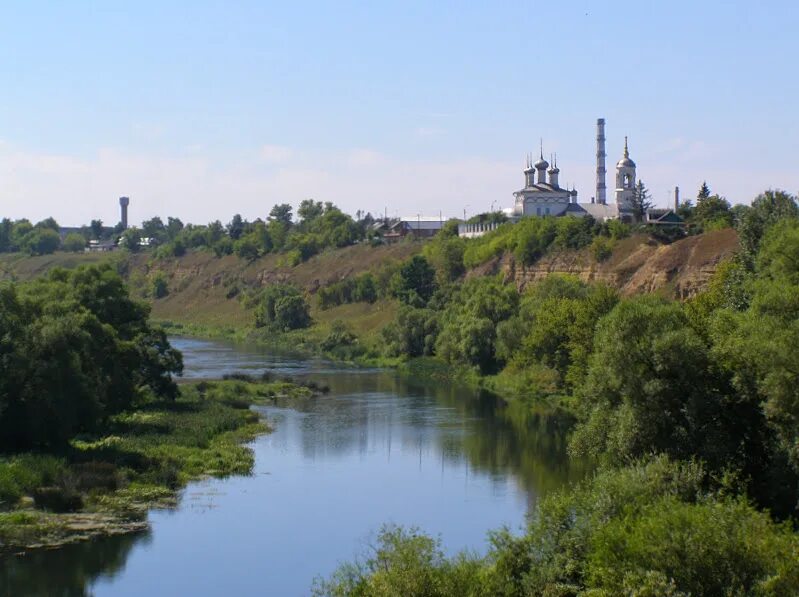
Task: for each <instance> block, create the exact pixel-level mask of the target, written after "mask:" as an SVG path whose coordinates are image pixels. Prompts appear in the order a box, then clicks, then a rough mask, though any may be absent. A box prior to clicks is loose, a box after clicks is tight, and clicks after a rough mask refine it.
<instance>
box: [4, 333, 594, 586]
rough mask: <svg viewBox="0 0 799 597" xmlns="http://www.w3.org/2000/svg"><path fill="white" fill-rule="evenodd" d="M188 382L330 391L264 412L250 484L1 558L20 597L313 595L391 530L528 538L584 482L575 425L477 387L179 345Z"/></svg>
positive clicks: (475, 540) (197, 489)
mask: <svg viewBox="0 0 799 597" xmlns="http://www.w3.org/2000/svg"><path fill="white" fill-rule="evenodd" d="M173 343H174V344H175V345H176V346H177V347H178V348H180V349H181V350H182V351H183V354H184V359H185V364H186V372H185V376H186V377H188V378H203V377H206V378H207V377H218V376H221V375H222V374H224V373H229V372H233V371H248V372H251V373H259V372H261V371H265V370H270V371H274V372H277V373H278V374H285V375H291V376H293V377H302V378H307V379H313V380H315V381H317V382H320V383H326V384H328V385H329V386H330V387H331V392H330V394H328V395H326V396H322V397H319V398H316V399H313V400H310V401H309V402H308V403H307V404H303V405H301V406H299V407H297V409H296V410H292V409H284V408H277V407H265V408H260V409H259V410H260V411H261V412H262V413H263V415H264V416H265V417H266V418H267V419H268V420H269V421H270V422H271V423H272V425H273V426H274V429H275V431H274V432H273V433H271V434H269V435H265V436H262V437H260V438H258V439H257V440H256V441H255V442H253V444H252V448H253V450H254V452H255V470H254V474H253V475H252V476H250V477H235V478H231V479H226V480H208V481H203V482H200V483H195V484H192V485H190V486H189V487H188V488H187V489H186V490H185V491H184V493H183V497H182V500H181V502H180V506H179V507H178V508H177V509H175V510H169V511H163V510H161V511H154V512H152V513H151V514H150V521H151V523H152V530H151V531H149V532H148V533H145V534H141V535H136V536H126V537H114V538H110V539H105V540H100V541H96V542H92V543H86V544H82V545H76V546H69V547H67V548H64V549H60V550H56V551H49V552H40V553H34V554H33V555H30V556H27V557H22V558H19V557H17V558H6V560H5V561H0V566H2V569H3V570H2V572H0V580H2V583H0V587H3V585H5V587H4V588H5V589H6V590H7V591H8V592H9V594H16V595H85V594H88V595H98V596H101V595H113V596H115V597H116V596H126V595H131V596H134V595H135V596H141V595H192V596H199V595H229V596H233V595H236V596H245V595H281V596H282V595H287V596H293V595H307V594H308V592H309V589H310V587H311V584H312V581H313V579H314V577H315V576H317V575H323V576H327V575H329V573H330V572H331V571H332V570H333V569H334V568H335V567H336V565H337V564H338V563H340V562H342V561H345V560H351V559H352V558H354V557H357V556H359V555H362V554H364V553H365V552H366V550H367V548H368V545H369V543H370V541H371V540H372V539H373V538H374V536H375V533H376V532H377V531H378V530H379V528H380V526H381V525H382V524H383V523H386V522H393V523H397V524H403V525H415V526H418V527H420V528H422V529H423V530H425V531H426V532H428V533H431V534H434V535H440V536H441V537H442V539H443V544H444V547H445V549H446V550H447V551H448V552H450V553H452V552H455V551H457V550H460V549H464V548H469V549H474V550H478V551H482V550H484V549H485V547H486V532H487V531H488V530H490V529H494V528H498V527H500V526H502V525H507V526H509V527H511V528H512V529H520V528H521V526H522V525H523V523H524V518H525V514H526V513H527V511H528V509H529V508H530V507H531V506H532V505H533V504H534V503H535V502H536V500H537V499H538V498H539V497H540V496H541V495H543V494H544V493H546V492H547V491H549V490H551V489H553V488H556V487H559V486H561V485H562V484H564V483H565V482H567V481H568V480H569V479H572V478H576V477H577V476H579V475H580V474H581V471H579V470H570V469H569V467H568V463H567V460H566V457H565V454H564V443H563V442H564V422H563V421H560V420H559V419H558V418H556V417H553V416H548V415H546V414H544V413H540V414H536V413H531V412H530V411H529V409H524V408H520V407H506V406H503V405H502V404H501V403H499V402H498V401H497V400H495V399H494V398H493V397H492V396H489V395H486V394H481V393H478V392H475V391H471V390H466V389H463V388H453V387H448V386H442V385H440V384H432V383H422V382H415V381H413V380H407V379H400V378H398V377H397V376H396V375H394V374H392V373H391V372H386V371H379V370H364V369H351V368H346V367H343V366H339V365H336V364H331V363H329V362H325V361H322V360H316V359H311V360H303V359H296V358H290V357H285V356H278V355H274V354H270V353H269V352H265V351H261V350H258V349H256V348H251V347H240V346H232V345H226V344H223V343H214V342H206V341H197V340H187V339H174V340H173Z"/></svg>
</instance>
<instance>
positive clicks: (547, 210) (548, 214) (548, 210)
mask: <svg viewBox="0 0 799 597" xmlns="http://www.w3.org/2000/svg"><path fill="white" fill-rule="evenodd" d="M547 215H549V208H548V207H547Z"/></svg>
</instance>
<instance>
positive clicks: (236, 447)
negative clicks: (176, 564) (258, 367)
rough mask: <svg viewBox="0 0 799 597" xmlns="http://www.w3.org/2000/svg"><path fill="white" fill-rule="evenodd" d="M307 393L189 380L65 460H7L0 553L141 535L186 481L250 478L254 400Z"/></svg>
mask: <svg viewBox="0 0 799 597" xmlns="http://www.w3.org/2000/svg"><path fill="white" fill-rule="evenodd" d="M311 394H312V391H311V390H310V389H309V388H306V387H302V386H297V385H294V384H291V383H288V382H283V381H270V382H260V381H249V380H241V379H236V380H224V381H206V382H200V383H194V384H184V385H182V386H181V393H180V397H179V398H178V399H177V400H175V401H173V402H166V401H158V402H151V403H148V404H145V405H143V406H142V407H141V408H139V409H138V410H136V411H134V412H129V413H125V414H121V415H118V416H116V417H114V418H113V419H112V420H111V421H110V422H109V425H108V427H107V429H106V430H105V433H103V434H100V435H96V436H92V437H88V436H87V437H81V438H76V439H75V440H73V441H72V443H71V446H70V448H69V449H68V450H67V451H66V452H65V453H64V454H59V455H57V456H56V455H46V454H45V455H42V454H18V455H13V456H9V457H6V458H2V459H0V499H1V500H2V504H1V505H0V507H2V508H3V509H4V510H6V511H4V512H0V548H5V549H12V548H22V547H26V546H31V545H50V546H52V545H59V544H62V543H64V542H69V541H72V540H76V539H80V538H85V537H87V536H91V535H96V534H102V533H103V532H119V531H120V529H123V530H125V529H130V530H139V529H140V528H141V526H142V524H144V523H143V519H144V516H145V514H146V512H147V510H148V508H150V507H154V506H161V507H164V506H171V505H174V504H175V503H176V498H177V491H178V490H179V489H180V488H182V487H184V486H185V485H186V484H187V483H188V482H190V481H192V480H194V479H198V478H201V477H205V476H216V477H224V476H229V475H246V474H249V473H250V472H251V470H252V466H253V454H252V451H251V450H250V449H249V448H248V447H247V446H246V445H244V444H246V442H248V441H251V440H252V439H254V438H255V437H256V436H257V435H258V434H260V433H264V432H266V431H268V428H267V426H266V425H265V424H264V422H263V421H261V420H260V419H259V416H258V414H257V413H256V412H254V411H252V410H250V408H249V406H250V405H251V404H255V403H265V402H272V401H276V400H278V399H302V398H307V397H309V396H310V395H311ZM76 521H78V522H79V523H80V524H76ZM131 523H133V524H131Z"/></svg>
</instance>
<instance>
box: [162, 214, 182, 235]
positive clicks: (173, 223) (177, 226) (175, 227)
mask: <svg viewBox="0 0 799 597" xmlns="http://www.w3.org/2000/svg"><path fill="white" fill-rule="evenodd" d="M182 230H183V222H181V221H180V218H171V217H168V218H167V219H166V235H167V237H168V238H169V240H170V241H174V240H176V239H177V238H178V235H179V234H180V232H181V231H182Z"/></svg>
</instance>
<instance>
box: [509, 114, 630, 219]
mask: <svg viewBox="0 0 799 597" xmlns="http://www.w3.org/2000/svg"><path fill="white" fill-rule="evenodd" d="M596 143H597V151H596V163H597V165H596V196H595V198H592V200H591V202H590V203H580V202H578V201H577V191H576V190H574V189H573V188H572V189H571V190H569V189H564V188H562V187H561V186H560V183H559V181H558V178H559V175H560V170H559V169H558V165H557V158H555V159H554V160H553V164H552V165H551V166H550V164H549V163H548V162H547V161H546V160H545V159H544V152H543V147H542V149H541V153H540V157H539V159H538V161H537V162H535V163H532V158H530V157H529V156H528V158H527V167H526V168H525V170H524V188H523V189H520V190H518V191H516V192H515V193H513V196H514V197H515V199H516V201H515V204H514V206H513V208H511V209H510V210H508V215H510V216H511V217H514V218H520V217H522V216H565V215H569V216H577V217H583V216H589V215H590V216H592V217H593V218H594V219H595V220H598V221H605V220H613V219H619V218H621V219H629V218H631V217H632V212H633V208H632V198H633V192H634V189H635V183H636V178H635V162H633V161H632V160H631V159H630V152H629V150H628V148H627V137H625V138H624V155H623V157H622V158H621V159H620V160H619V162H618V163H617V164H616V189H615V201H614V202H613V203H610V204H609V203H608V202H607V198H606V189H605V119H604V118H600V119H599V120H597V136H596Z"/></svg>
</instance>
